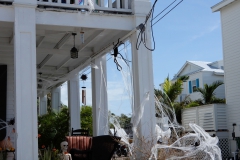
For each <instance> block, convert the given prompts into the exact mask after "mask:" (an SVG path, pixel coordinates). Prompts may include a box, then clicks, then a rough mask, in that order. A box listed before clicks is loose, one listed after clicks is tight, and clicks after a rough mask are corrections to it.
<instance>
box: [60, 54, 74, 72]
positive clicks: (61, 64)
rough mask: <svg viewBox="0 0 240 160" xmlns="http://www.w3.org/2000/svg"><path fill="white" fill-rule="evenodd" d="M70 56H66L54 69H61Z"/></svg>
mask: <svg viewBox="0 0 240 160" xmlns="http://www.w3.org/2000/svg"><path fill="white" fill-rule="evenodd" d="M71 59H72V58H71V57H66V58H65V59H64V60H63V61H62V62H61V63H60V64H59V65H58V66H57V68H56V70H57V71H58V70H59V69H61V68H62V67H63V66H64V65H65V64H66V63H68V62H69V61H70V60H71Z"/></svg>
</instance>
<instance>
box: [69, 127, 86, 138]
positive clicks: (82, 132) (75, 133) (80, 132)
mask: <svg viewBox="0 0 240 160" xmlns="http://www.w3.org/2000/svg"><path fill="white" fill-rule="evenodd" d="M71 135H72V136H89V129H75V130H73V128H72V134H71Z"/></svg>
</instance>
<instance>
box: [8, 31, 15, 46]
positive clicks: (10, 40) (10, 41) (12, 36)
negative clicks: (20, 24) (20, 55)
mask: <svg viewBox="0 0 240 160" xmlns="http://www.w3.org/2000/svg"><path fill="white" fill-rule="evenodd" d="M13 41H14V33H12V35H11V37H10V38H9V44H13Z"/></svg>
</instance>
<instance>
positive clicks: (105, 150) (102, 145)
mask: <svg viewBox="0 0 240 160" xmlns="http://www.w3.org/2000/svg"><path fill="white" fill-rule="evenodd" d="M120 139H121V138H120V137H116V136H109V135H104V136H97V137H93V139H92V149H91V160H111V158H112V156H113V154H114V151H115V150H116V148H117V145H118V143H119V142H120Z"/></svg>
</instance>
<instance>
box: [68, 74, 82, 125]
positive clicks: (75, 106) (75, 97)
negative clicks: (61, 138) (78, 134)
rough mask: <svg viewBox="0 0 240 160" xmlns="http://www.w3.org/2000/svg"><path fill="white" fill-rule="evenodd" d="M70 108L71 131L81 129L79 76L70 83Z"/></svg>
mask: <svg viewBox="0 0 240 160" xmlns="http://www.w3.org/2000/svg"><path fill="white" fill-rule="evenodd" d="M68 108H69V113H70V127H71V128H70V129H72V128H74V129H80V127H81V124H80V94H79V75H78V74H77V75H75V77H73V78H72V79H70V80H69V81H68Z"/></svg>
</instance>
